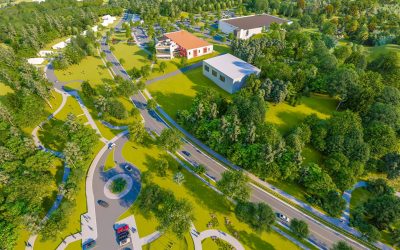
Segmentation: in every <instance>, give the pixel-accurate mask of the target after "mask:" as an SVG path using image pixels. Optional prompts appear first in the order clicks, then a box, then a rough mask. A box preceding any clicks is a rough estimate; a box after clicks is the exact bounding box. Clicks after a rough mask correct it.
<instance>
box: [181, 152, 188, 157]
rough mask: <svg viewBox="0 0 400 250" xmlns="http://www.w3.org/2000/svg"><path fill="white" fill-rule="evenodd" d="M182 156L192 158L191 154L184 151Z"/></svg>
mask: <svg viewBox="0 0 400 250" xmlns="http://www.w3.org/2000/svg"><path fill="white" fill-rule="evenodd" d="M182 154H184V155H186V156H187V157H190V153H189V152H188V151H182Z"/></svg>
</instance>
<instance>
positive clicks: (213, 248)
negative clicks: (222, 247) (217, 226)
mask: <svg viewBox="0 0 400 250" xmlns="http://www.w3.org/2000/svg"><path fill="white" fill-rule="evenodd" d="M201 245H202V246H203V248H204V249H210V250H218V249H219V247H218V245H217V243H216V242H215V241H214V240H212V239H211V238H207V239H205V240H203V241H202V242H201Z"/></svg>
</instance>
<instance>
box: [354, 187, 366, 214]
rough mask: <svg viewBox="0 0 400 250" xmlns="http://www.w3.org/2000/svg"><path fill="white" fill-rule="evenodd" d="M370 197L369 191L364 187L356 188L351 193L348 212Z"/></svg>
mask: <svg viewBox="0 0 400 250" xmlns="http://www.w3.org/2000/svg"><path fill="white" fill-rule="evenodd" d="M368 198H371V193H370V192H369V191H368V190H367V189H365V188H357V189H355V190H354V191H353V193H351V200H350V214H351V212H352V211H353V210H354V209H355V208H356V207H357V206H359V205H361V204H363V203H364V202H366V201H367V200H368Z"/></svg>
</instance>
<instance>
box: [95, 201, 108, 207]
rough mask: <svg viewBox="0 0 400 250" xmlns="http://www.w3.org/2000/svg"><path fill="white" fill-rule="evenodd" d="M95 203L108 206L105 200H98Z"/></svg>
mask: <svg viewBox="0 0 400 250" xmlns="http://www.w3.org/2000/svg"><path fill="white" fill-rule="evenodd" d="M97 204H99V205H100V206H102V207H108V206H109V204H108V203H107V202H106V201H103V200H98V201H97Z"/></svg>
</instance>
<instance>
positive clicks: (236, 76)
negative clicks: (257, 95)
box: [203, 54, 261, 94]
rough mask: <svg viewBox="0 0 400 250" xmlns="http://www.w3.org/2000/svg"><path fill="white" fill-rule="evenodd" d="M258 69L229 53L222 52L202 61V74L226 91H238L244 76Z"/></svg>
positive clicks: (255, 72)
mask: <svg viewBox="0 0 400 250" xmlns="http://www.w3.org/2000/svg"><path fill="white" fill-rule="evenodd" d="M260 71H261V70H260V69H259V68H257V67H255V66H253V65H251V64H249V63H247V62H245V61H243V60H241V59H239V58H237V57H235V56H233V55H231V54H224V55H220V56H216V57H213V58H210V59H207V60H204V61H203V75H205V76H206V77H207V78H209V79H210V80H212V81H213V82H214V83H216V84H217V85H218V86H219V87H221V88H222V89H224V90H225V91H227V92H228V93H231V94H232V93H235V92H237V91H239V90H240V89H241V88H242V87H243V85H244V83H245V81H246V78H247V77H248V76H249V75H251V74H256V75H258V74H259V73H260Z"/></svg>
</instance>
